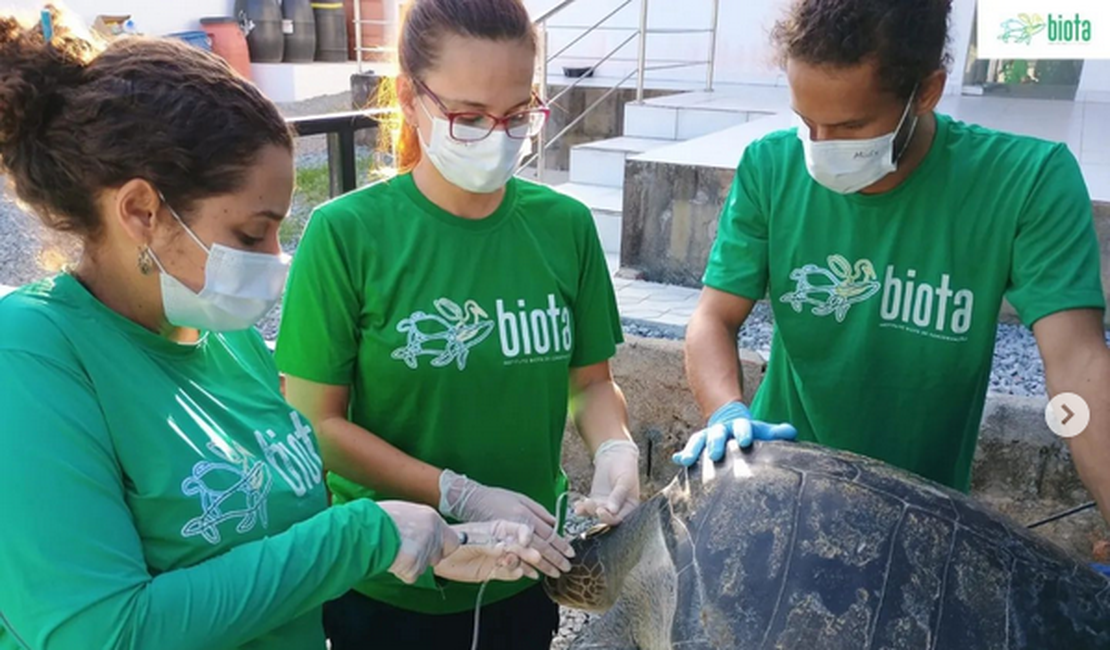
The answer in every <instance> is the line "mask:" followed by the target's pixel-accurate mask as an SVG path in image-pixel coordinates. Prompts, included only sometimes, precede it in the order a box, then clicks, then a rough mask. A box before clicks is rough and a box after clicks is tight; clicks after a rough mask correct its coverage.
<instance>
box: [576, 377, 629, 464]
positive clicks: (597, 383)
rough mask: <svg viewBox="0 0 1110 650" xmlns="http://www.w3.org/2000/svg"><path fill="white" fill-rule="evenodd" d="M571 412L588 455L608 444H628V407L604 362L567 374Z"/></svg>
mask: <svg viewBox="0 0 1110 650" xmlns="http://www.w3.org/2000/svg"><path fill="white" fill-rule="evenodd" d="M570 390H571V409H572V414H573V417H574V424H575V426H576V427H577V428H578V434H579V435H580V436H582V440H583V442H585V443H586V447H587V448H588V449H589V450H590V455H591V456H592V455H593V454H596V453H597V450H598V449H599V448H600V447H601V445H602V444H604V443H605V442H606V441H609V440H627V441H631V440H632V434H631V433H629V431H628V403H627V402H626V401H625V399H624V393H622V392H621V389H620V386H618V385H617V382H616V381H614V379H613V372H612V369H611V368H610V366H609V362H608V361H602V362H601V363H595V364H593V365H591V366H586V367H584V368H572V369H571V371H570Z"/></svg>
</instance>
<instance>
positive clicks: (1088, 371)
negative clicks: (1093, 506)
mask: <svg viewBox="0 0 1110 650" xmlns="http://www.w3.org/2000/svg"><path fill="white" fill-rule="evenodd" d="M1033 179H1034V180H1033V183H1032V185H1031V187H1030V189H1029V198H1028V199H1027V201H1026V205H1025V206H1024V208H1023V210H1022V213H1021V214H1020V215H1019V217H1018V220H1017V230H1016V233H1015V238H1014V244H1013V253H1012V262H1011V269H1010V286H1009V290H1008V292H1007V295H1006V297H1007V298H1008V299H1009V301H1010V303H1011V304H1012V305H1013V306H1014V308H1015V309H1016V310H1017V312H1018V315H1020V316H1021V319H1022V321H1023V322H1025V323H1027V324H1030V326H1031V327H1032V329H1033V334H1034V335H1035V336H1036V338H1037V345H1038V346H1039V347H1040V351H1041V356H1042V358H1043V359H1044V365H1045V379H1046V382H1047V385H1048V391H1049V393H1050V394H1051V395H1055V394H1057V393H1061V392H1072V393H1076V394H1078V395H1079V396H1080V397H1082V398H1083V399H1085V400H1086V401H1087V403H1088V404H1089V405H1090V408H1091V423H1090V425H1089V427H1088V429H1087V431H1086V433H1083V434H1080V435H1079V436H1078V437H1076V438H1074V439H1072V440H1069V441H1068V444H1069V446H1070V447H1071V450H1072V454H1073V456H1074V461H1075V465H1076V469H1077V470H1078V471H1079V476H1080V478H1081V479H1082V480H1083V482H1084V484H1086V486H1087V488H1088V489H1089V490H1090V491H1091V493H1092V494H1093V495H1094V497H1095V499H1096V500H1097V501H1098V503H1099V507H1100V508H1101V511H1102V515H1103V517H1105V518H1106V519H1107V521H1110V402H1108V401H1107V398H1108V396H1110V392H1108V391H1110V370H1108V368H1110V361H1108V353H1107V349H1106V342H1105V340H1104V338H1103V337H1104V330H1103V327H1102V312H1103V310H1104V309H1105V297H1104V295H1103V288H1102V278H1101V273H1100V256H1099V245H1098V238H1097V236H1096V234H1095V229H1094V220H1093V218H1092V214H1091V198H1090V196H1089V194H1088V193H1087V187H1086V184H1085V183H1084V181H1083V175H1082V173H1081V172H1080V169H1079V163H1078V162H1077V161H1076V160H1075V157H1074V156H1073V155H1072V154H1071V152H1070V151H1068V149H1067V147H1066V146H1064V145H1057V146H1055V147H1054V149H1053V150H1052V152H1051V153H1050V154H1049V155H1048V156H1046V157H1045V160H1044V163H1043V164H1042V166H1041V168H1040V169H1038V170H1036V171H1035V172H1034V176H1033Z"/></svg>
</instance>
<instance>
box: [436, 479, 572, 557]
mask: <svg viewBox="0 0 1110 650" xmlns="http://www.w3.org/2000/svg"><path fill="white" fill-rule="evenodd" d="M439 494H440V497H439V511H440V512H441V513H442V514H443V516H444V517H451V518H452V519H456V520H458V521H463V522H482V521H496V520H504V521H511V522H514V523H518V524H524V525H526V526H528V527H529V528H531V529H532V535H533V539H532V546H534V547H535V548H536V549H538V550H539V551H540V555H541V557H540V559H539V561H538V562H536V563H535V564H532V566H534V567H536V568H537V569H539V570H540V572H542V573H544V574H545V575H548V576H550V577H552V578H558V577H559V575H560V574H561V572H565V571H570V562H569V561H568V560H567V558H571V557H574V550H573V549H571V547H570V544H568V543H567V542H566V540H564V539H563V538H562V537H559V536H558V535H557V534H556V531H555V517H553V516H552V515H551V513H550V512H548V511H547V510H545V509H544V507H543V506H541V505H540V504H538V503H536V502H535V501H533V500H532V499H529V498H528V497H526V496H524V495H523V494H518V493H516V492H513V491H512V490H504V489H501V488H493V487H486V486H484V485H482V484H481V483H479V482H477V481H472V480H470V479H468V478H467V477H465V476H463V475H462V474H456V473H454V472H452V471H451V470H449V469H445V470H443V473H442V474H440V475H439ZM521 559H524V560H525V561H527V558H521Z"/></svg>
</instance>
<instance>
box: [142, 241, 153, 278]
mask: <svg viewBox="0 0 1110 650" xmlns="http://www.w3.org/2000/svg"><path fill="white" fill-rule="evenodd" d="M153 272H154V259H153V258H152V257H151V255H150V247H149V246H144V247H142V248H141V249H139V273H142V274H143V275H150V274H151V273H153Z"/></svg>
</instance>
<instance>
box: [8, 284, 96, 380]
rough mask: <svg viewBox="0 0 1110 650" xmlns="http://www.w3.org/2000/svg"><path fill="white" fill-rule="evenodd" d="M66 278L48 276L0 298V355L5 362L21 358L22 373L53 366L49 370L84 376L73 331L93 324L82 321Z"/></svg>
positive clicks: (80, 312) (78, 376)
mask: <svg viewBox="0 0 1110 650" xmlns="http://www.w3.org/2000/svg"><path fill="white" fill-rule="evenodd" d="M66 281H67V280H66V279H65V277H64V276H58V277H55V278H48V279H46V280H42V281H39V282H36V283H34V284H29V285H27V286H24V287H21V288H19V289H16V290H15V291H13V292H11V293H9V294H7V295H5V296H2V297H0V356H3V357H4V358H6V359H7V360H8V363H11V362H13V360H15V359H20V360H21V363H20V367H21V368H23V372H28V371H31V369H32V368H34V367H43V368H44V369H45V368H46V367H47V366H52V367H53V370H51V372H53V371H54V370H59V369H60V370H63V371H65V372H67V373H69V374H70V375H72V376H73V377H74V378H77V379H81V378H83V377H84V370H83V366H82V363H81V359H80V355H79V351H78V346H77V345H76V344H75V342H74V340H73V336H72V333H73V332H74V331H75V328H89V327H93V324H92V323H89V322H85V321H86V319H85V318H84V315H83V313H82V308H81V306H80V304H78V303H77V301H76V300H75V299H74V297H73V296H72V295H69V294H70V293H71V292H70V291H67V288H66V287H65V286H64V285H65V282H66ZM68 281H69V282H72V281H73V280H71V279H70V280H68ZM0 365H6V364H4V363H0Z"/></svg>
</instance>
